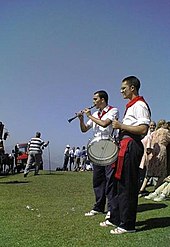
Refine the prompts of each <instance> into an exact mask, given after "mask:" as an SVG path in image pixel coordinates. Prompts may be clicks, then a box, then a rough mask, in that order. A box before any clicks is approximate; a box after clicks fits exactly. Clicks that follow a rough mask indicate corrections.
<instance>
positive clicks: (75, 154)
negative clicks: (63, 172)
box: [74, 147, 81, 172]
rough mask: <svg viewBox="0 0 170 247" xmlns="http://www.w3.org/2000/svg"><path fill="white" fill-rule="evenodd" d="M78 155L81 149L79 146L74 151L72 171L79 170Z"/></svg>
mask: <svg viewBox="0 0 170 247" xmlns="http://www.w3.org/2000/svg"><path fill="white" fill-rule="evenodd" d="M80 157H81V151H80V148H79V147H77V148H76V150H75V153H74V158H75V161H74V171H75V172H78V171H79V170H80Z"/></svg>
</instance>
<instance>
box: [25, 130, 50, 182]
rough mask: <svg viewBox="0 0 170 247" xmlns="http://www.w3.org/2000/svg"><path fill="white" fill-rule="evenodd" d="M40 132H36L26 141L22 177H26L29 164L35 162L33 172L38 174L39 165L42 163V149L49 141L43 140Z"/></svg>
mask: <svg viewBox="0 0 170 247" xmlns="http://www.w3.org/2000/svg"><path fill="white" fill-rule="evenodd" d="M40 137H41V133H40V132H36V134H35V137H33V138H31V140H30V141H29V142H28V159H27V164H26V167H25V170H24V177H27V175H28V173H29V170H30V167H31V165H33V164H35V173H34V175H38V172H39V167H40V165H41V164H42V149H44V148H45V147H47V146H48V144H49V141H47V142H44V141H43V140H42V139H41V138H40Z"/></svg>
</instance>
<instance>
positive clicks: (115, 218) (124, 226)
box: [100, 76, 151, 235]
mask: <svg viewBox="0 0 170 247" xmlns="http://www.w3.org/2000/svg"><path fill="white" fill-rule="evenodd" d="M139 88H140V81H139V79H138V78H137V77H135V76H129V77H126V78H124V79H123V80H122V84H121V94H122V96H123V98H124V99H128V100H129V102H128V104H127V105H126V110H125V113H124V117H123V121H122V122H119V121H118V120H116V119H115V120H113V122H112V127H113V128H114V129H119V130H120V133H119V139H120V144H119V145H120V147H119V153H118V160H117V161H116V162H115V164H114V165H113V166H115V174H114V176H115V183H114V196H113V200H112V202H111V214H110V219H109V220H108V222H109V224H112V225H113V226H115V229H113V230H111V231H110V233H111V234H114V235H115V234H123V233H131V232H135V223H136V213H137V205H138V181H139V165H140V162H141V159H142V156H143V152H144V147H143V144H142V142H141V140H142V138H143V137H144V136H145V135H146V134H147V132H148V128H149V124H150V116H151V112H150V109H149V106H148V104H147V103H146V101H145V100H144V98H143V97H142V96H139ZM108 222H106V221H104V222H101V223H100V226H102V227H105V226H108V225H109V224H107V223H108Z"/></svg>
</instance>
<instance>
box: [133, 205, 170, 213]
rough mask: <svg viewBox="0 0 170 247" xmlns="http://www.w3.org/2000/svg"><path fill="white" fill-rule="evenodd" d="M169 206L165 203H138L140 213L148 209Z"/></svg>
mask: <svg viewBox="0 0 170 247" xmlns="http://www.w3.org/2000/svg"><path fill="white" fill-rule="evenodd" d="M166 207H168V206H167V205H166V204H164V203H159V204H156V203H145V204H139V205H138V210H137V211H138V213H140V212H144V211H148V210H155V209H161V208H166Z"/></svg>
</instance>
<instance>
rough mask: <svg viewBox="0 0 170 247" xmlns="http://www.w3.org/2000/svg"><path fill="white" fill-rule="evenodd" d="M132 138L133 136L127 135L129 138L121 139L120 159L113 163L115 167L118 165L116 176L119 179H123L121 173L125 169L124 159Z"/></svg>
mask: <svg viewBox="0 0 170 247" xmlns="http://www.w3.org/2000/svg"><path fill="white" fill-rule="evenodd" d="M132 140H133V139H132V138H131V137H127V138H125V139H123V140H121V141H120V149H119V152H118V159H117V161H116V162H115V163H114V164H113V165H112V167H113V168H115V167H116V173H115V178H117V179H118V180H120V179H121V174H122V169H123V161H124V156H125V152H126V150H127V145H128V143H129V142H130V141H132Z"/></svg>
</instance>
